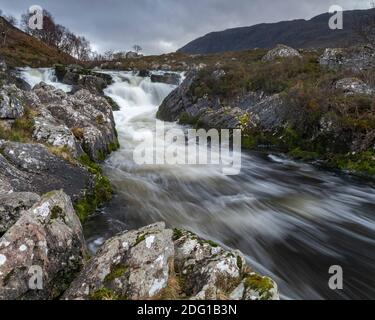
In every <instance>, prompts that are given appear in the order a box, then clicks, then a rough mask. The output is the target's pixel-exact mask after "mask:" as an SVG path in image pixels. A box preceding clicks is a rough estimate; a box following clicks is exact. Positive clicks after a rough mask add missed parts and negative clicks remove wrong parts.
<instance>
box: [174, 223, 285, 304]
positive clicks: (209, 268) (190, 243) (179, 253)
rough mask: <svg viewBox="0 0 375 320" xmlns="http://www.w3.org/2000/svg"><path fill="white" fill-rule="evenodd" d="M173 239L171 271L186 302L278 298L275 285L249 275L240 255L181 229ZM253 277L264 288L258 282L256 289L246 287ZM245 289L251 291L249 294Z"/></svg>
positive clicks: (248, 270)
mask: <svg viewBox="0 0 375 320" xmlns="http://www.w3.org/2000/svg"><path fill="white" fill-rule="evenodd" d="M174 239H175V252H176V253H175V270H176V271H177V272H178V273H179V274H180V277H181V278H182V281H181V283H182V284H183V288H182V290H183V292H184V293H185V294H186V296H187V297H190V299H194V300H196V299H198V300H227V299H233V300H260V299H264V300H278V299H279V296H278V289H277V285H276V283H274V282H273V281H272V280H271V279H269V278H266V277H261V276H260V275H258V274H256V273H255V272H253V271H252V270H251V269H250V268H249V267H248V266H247V264H246V260H245V258H244V256H243V255H242V254H241V252H239V251H228V250H225V249H223V248H222V247H220V246H219V245H217V244H215V243H214V242H212V241H206V240H203V239H200V238H199V237H197V236H196V235H194V234H193V233H191V232H188V231H184V230H175V237H174ZM255 277H258V278H261V279H264V281H263V283H264V285H262V284H263V283H262V282H260V283H258V287H256V286H255V285H252V286H249V285H248V284H249V279H252V278H255ZM266 279H267V280H266ZM268 279H269V280H270V281H269V282H268ZM241 284H243V290H241V288H242V286H241ZM271 284H272V285H271ZM249 290H253V291H252V292H251V294H249Z"/></svg>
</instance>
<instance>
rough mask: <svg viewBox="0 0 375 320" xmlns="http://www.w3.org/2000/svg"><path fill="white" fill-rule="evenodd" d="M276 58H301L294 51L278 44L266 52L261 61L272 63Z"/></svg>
mask: <svg viewBox="0 0 375 320" xmlns="http://www.w3.org/2000/svg"><path fill="white" fill-rule="evenodd" d="M278 58H302V56H301V55H300V53H299V52H298V51H297V50H296V49H293V48H291V47H288V46H285V45H282V44H279V45H278V46H277V47H276V48H274V49H272V50H270V51H268V52H267V54H266V55H265V56H264V57H263V61H273V60H276V59H278Z"/></svg>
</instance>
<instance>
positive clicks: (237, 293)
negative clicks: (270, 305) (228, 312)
mask: <svg viewBox="0 0 375 320" xmlns="http://www.w3.org/2000/svg"><path fill="white" fill-rule="evenodd" d="M229 298H230V299H232V300H252V301H257V300H280V295H279V292H278V287H277V284H276V282H275V281H273V280H272V279H271V278H268V277H262V276H260V275H259V274H256V273H254V272H253V273H250V274H249V275H247V276H246V278H245V279H244V280H243V281H242V282H241V283H240V284H239V285H238V287H237V288H236V289H235V290H234V291H233V292H232V293H231V295H230V297H229Z"/></svg>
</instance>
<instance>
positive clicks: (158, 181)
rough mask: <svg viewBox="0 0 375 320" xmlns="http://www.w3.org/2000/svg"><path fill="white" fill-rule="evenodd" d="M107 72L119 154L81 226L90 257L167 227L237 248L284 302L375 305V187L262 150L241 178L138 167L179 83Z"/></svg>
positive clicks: (209, 170) (247, 160)
mask: <svg viewBox="0 0 375 320" xmlns="http://www.w3.org/2000/svg"><path fill="white" fill-rule="evenodd" d="M30 72H31V71H30V70H24V71H23V74H24V75H25V76H24V78H25V80H28V74H29V73H30ZM45 73H46V71H43V72H41V74H43V75H44V76H45ZM33 75H34V77H35V76H36V72H35V71H33ZM111 75H112V76H113V78H114V79H115V83H114V84H113V85H111V86H110V87H108V88H107V89H106V94H107V95H109V96H110V97H112V98H113V99H114V100H115V101H116V102H117V103H118V104H119V105H120V107H121V110H120V111H117V112H115V120H116V125H117V129H118V133H119V141H120V144H121V148H120V149H119V150H118V151H117V152H115V153H113V154H112V155H111V156H110V157H109V158H108V159H107V160H106V161H105V163H104V164H103V168H104V172H105V174H106V175H107V176H108V177H109V178H110V180H111V182H112V184H113V186H114V190H115V196H114V199H113V201H112V202H111V203H110V204H108V205H107V206H106V207H105V208H102V209H101V210H100V211H98V212H97V214H95V215H94V216H92V217H91V218H90V220H89V221H88V223H87V224H86V225H85V235H86V239H87V240H88V244H89V248H90V249H91V250H92V251H95V250H97V249H98V247H99V246H100V245H101V244H102V243H103V242H104V241H105V240H106V239H108V238H109V237H111V236H113V235H115V234H116V233H118V232H121V231H124V230H129V229H134V228H139V227H142V226H145V225H148V224H151V223H153V222H157V221H165V222H166V223H167V225H168V226H171V227H179V228H186V229H189V230H191V231H193V232H195V233H197V234H199V235H200V236H202V237H205V238H209V239H211V240H214V241H216V242H218V243H220V244H221V245H223V246H225V247H228V248H233V249H239V250H241V251H242V252H243V253H244V254H245V255H246V257H247V259H248V262H249V264H250V265H252V266H253V267H254V268H255V269H256V270H257V271H259V272H261V273H264V274H267V275H269V276H271V277H272V278H273V279H274V280H275V281H276V282H277V283H278V285H279V287H280V293H281V296H282V298H283V299H360V298H363V299H375V236H374V235H375V192H374V190H375V184H374V182H373V181H367V180H365V179H359V178H354V177H350V176H347V175H345V174H340V173H337V172H331V171H327V170H323V169H320V168H317V167H314V166H312V165H309V164H304V163H300V162H294V161H291V160H289V159H288V158H286V157H285V156H283V155H278V154H269V153H260V152H243V153H242V171H241V173H240V174H239V175H237V176H225V175H223V174H222V170H221V168H220V167H212V166H210V167H207V166H181V165H180V166H177V165H175V166H171V165H169V166H139V165H137V164H136V163H135V162H134V161H133V150H134V148H135V147H136V146H137V144H138V143H139V141H137V139H136V136H137V132H140V131H143V130H146V129H153V128H155V124H156V121H157V120H156V112H157V110H158V106H159V105H160V104H161V102H162V101H163V99H164V98H165V97H166V96H167V95H168V94H169V93H170V92H171V91H172V90H173V89H174V87H173V86H170V85H165V84H159V83H151V81H150V79H149V78H139V77H136V76H134V75H132V74H130V73H125V72H112V73H111ZM50 76H51V75H50ZM41 80H42V79H41ZM33 81H34V83H35V79H34V80H33ZM29 82H30V81H29ZM54 82H56V80H55V79H49V83H52V84H53V83H54ZM56 85H57V87H60V88H62V89H64V87H61V84H56ZM65 89H67V88H65ZM166 128H167V129H173V128H181V126H179V125H178V124H176V123H167V124H166ZM159 138H160V137H159ZM333 265H339V266H341V267H342V268H343V270H344V290H341V291H333V290H331V289H330V288H329V286H328V281H329V278H330V275H329V273H328V270H329V268H330V267H331V266H333Z"/></svg>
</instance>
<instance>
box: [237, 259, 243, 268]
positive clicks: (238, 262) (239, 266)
mask: <svg viewBox="0 0 375 320" xmlns="http://www.w3.org/2000/svg"><path fill="white" fill-rule="evenodd" d="M237 267H238V269H240V270H242V267H243V263H242V258H241V257H240V256H237Z"/></svg>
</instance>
